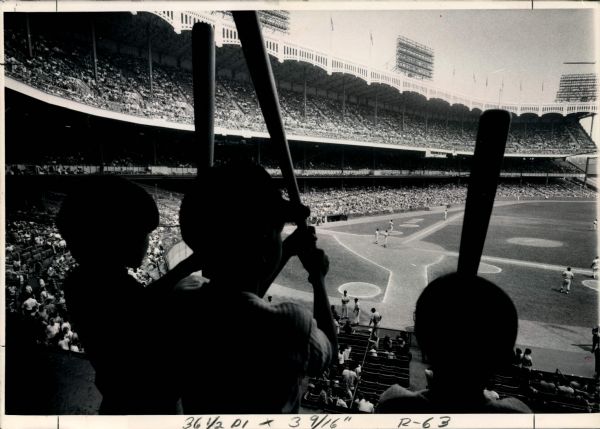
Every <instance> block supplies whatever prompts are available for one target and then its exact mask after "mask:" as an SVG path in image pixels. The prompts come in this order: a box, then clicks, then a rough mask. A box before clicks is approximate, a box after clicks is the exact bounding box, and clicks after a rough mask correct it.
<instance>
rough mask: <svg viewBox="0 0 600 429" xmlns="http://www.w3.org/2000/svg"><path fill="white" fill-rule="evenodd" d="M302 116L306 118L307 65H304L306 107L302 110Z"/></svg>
mask: <svg viewBox="0 0 600 429" xmlns="http://www.w3.org/2000/svg"><path fill="white" fill-rule="evenodd" d="M302 117H303V118H304V119H306V65H305V66H304V109H303V110H302Z"/></svg>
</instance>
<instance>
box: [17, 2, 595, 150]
mask: <svg viewBox="0 0 600 429" xmlns="http://www.w3.org/2000/svg"><path fill="white" fill-rule="evenodd" d="M28 19H30V21H31V23H32V24H31V25H30V27H32V28H33V29H34V31H33V35H32V36H31V37H28V35H27V33H26V25H25V19H24V18H23V15H19V14H13V15H11V16H9V17H8V18H7V25H6V28H7V35H6V37H5V40H6V52H7V55H6V57H7V68H6V70H7V74H8V75H9V76H10V77H12V78H14V79H15V80H11V79H7V87H9V88H12V89H16V90H18V91H21V92H24V93H27V94H28V95H32V96H34V97H37V98H40V99H43V100H44V101H49V102H51V103H53V104H58V105H62V106H63V107H68V108H72V109H75V110H82V111H86V112H88V113H91V114H94V115H98V116H105V117H106V116H109V117H115V118H117V119H121V120H126V121H130V122H134V123H142V124H147V125H154V126H166V127H170V128H179V129H193V125H192V112H193V110H192V106H191V104H192V101H193V100H192V99H191V74H190V72H189V69H190V67H191V52H190V51H191V46H190V44H191V42H190V32H189V31H184V30H189V29H191V27H192V25H193V23H194V22H195V21H197V20H202V21H207V22H210V23H212V24H213V25H214V26H215V29H216V33H215V34H216V44H217V46H219V47H220V49H218V50H217V74H218V86H217V100H216V106H217V118H216V125H217V129H216V132H217V133H219V134H223V135H241V136H243V137H266V133H265V128H264V126H263V121H262V117H261V114H260V110H259V109H258V104H257V102H256V99H255V97H254V94H253V89H252V87H251V85H250V84H249V83H248V77H247V71H246V66H245V61H244V59H243V56H242V53H241V50H240V49H239V47H238V46H237V45H239V40H238V39H237V37H236V31H235V27H234V26H233V23H232V22H231V20H230V18H228V17H227V16H226V15H223V14H220V13H204V14H202V13H195V12H194V13H192V12H185V13H179V12H178V13H173V12H157V13H156V14H151V13H140V14H137V15H132V14H129V13H117V14H114V13H111V14H93V15H90V14H69V15H68V16H67V15H52V16H50V15H32V16H31V17H30V18H28ZM66 29H69V30H68V31H69V32H68V33H65V31H67V30H66ZM173 30H175V31H173ZM265 33H266V34H265V36H266V37H265V39H266V44H267V49H268V51H269V53H270V54H271V55H272V56H273V58H272V65H273V69H274V73H275V76H276V79H277V81H278V86H279V92H280V99H281V102H282V107H283V110H284V120H285V122H286V127H287V128H288V132H289V134H290V136H289V137H290V140H298V141H314V142H318V141H323V142H330V143H342V144H355V145H365V146H383V147H393V148H403V149H412V150H422V151H424V150H431V149H433V150H440V151H444V152H451V153H458V154H469V153H472V150H473V141H474V137H475V130H476V122H475V121H476V118H477V117H478V115H479V113H480V112H481V110H486V109H490V108H497V107H500V108H503V109H506V110H509V111H511V112H513V113H514V114H515V115H520V116H515V121H514V126H513V128H512V131H511V136H510V138H509V144H508V153H509V155H513V156H520V155H523V154H527V155H528V156H531V155H535V156H543V155H547V156H567V155H572V154H576V153H590V152H595V151H596V147H595V145H594V144H593V142H592V141H591V140H590V139H589V137H588V136H587V134H586V133H585V131H583V129H582V128H581V126H580V125H579V123H578V119H580V118H581V117H584V116H587V115H590V114H594V113H595V112H596V111H597V107H598V106H597V105H596V104H595V103H566V104H548V105H534V104H527V103H525V104H515V103H503V104H502V105H498V104H497V103H496V104H494V103H486V102H484V101H482V100H473V99H469V98H467V97H463V96H461V95H457V94H452V93H450V92H448V91H444V90H441V89H439V88H435V87H434V86H432V85H430V84H428V83H423V82H422V81H413V80H412V79H409V78H406V77H404V76H402V75H398V74H396V73H394V72H384V71H378V70H372V69H370V68H368V67H366V66H364V65H360V64H356V63H352V62H348V61H345V60H343V59H340V58H335V57H330V56H328V55H326V54H324V53H322V52H317V51H314V50H311V49H307V48H304V47H301V46H298V45H294V44H291V43H289V42H288V41H286V40H285V37H284V36H283V35H282V34H281V33H280V32H277V31H266V32H265ZM28 40H32V41H31V42H28ZM90 42H91V43H90ZM149 59H150V61H149ZM150 64H152V66H150ZM22 83H24V84H25V85H22ZM33 88H35V89H37V90H41V91H42V92H40V91H36V90H34V89H33ZM48 93H50V94H53V95H54V97H52V96H49V95H48ZM66 100H72V101H76V103H71V102H67V101H66ZM90 106H91V107H92V108H91V109H90ZM109 112H110V114H109ZM115 112H118V113H117V115H116V116H115ZM538 116H539V117H538ZM142 118H144V119H142ZM163 121H164V122H163Z"/></svg>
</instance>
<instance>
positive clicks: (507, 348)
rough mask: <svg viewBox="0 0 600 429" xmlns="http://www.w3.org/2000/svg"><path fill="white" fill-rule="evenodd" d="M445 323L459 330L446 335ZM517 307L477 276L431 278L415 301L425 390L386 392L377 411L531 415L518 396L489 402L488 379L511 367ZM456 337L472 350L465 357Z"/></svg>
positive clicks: (394, 388) (395, 387) (416, 332)
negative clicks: (427, 371)
mask: <svg viewBox="0 0 600 429" xmlns="http://www.w3.org/2000/svg"><path fill="white" fill-rule="evenodd" d="M448 327H453V329H454V330H455V331H457V332H460V336H459V338H457V337H456V336H455V335H448ZM517 329H518V319H517V311H516V309H515V306H514V304H513V303H512V301H511V299H510V298H509V297H508V295H506V293H504V292H503V291H502V289H500V288H499V287H498V286H496V285H494V284H493V283H491V282H489V281H487V280H485V279H483V278H481V277H476V276H472V277H464V276H461V275H459V274H456V273H454V274H449V275H446V276H443V277H440V278H438V279H436V280H434V281H432V282H431V283H430V284H429V285H428V286H427V287H426V288H425V290H424V291H423V292H422V293H421V296H420V297H419V299H418V300H417V307H416V312H415V335H416V337H417V340H418V342H419V345H420V347H421V349H422V350H423V352H424V353H425V354H426V355H427V356H428V358H429V362H430V363H431V366H432V369H433V378H432V380H431V383H430V384H429V386H428V389H425V390H421V391H418V392H412V391H409V390H407V389H405V388H403V387H401V386H399V385H397V384H396V385H393V386H391V387H390V388H389V389H388V390H386V391H385V392H384V393H383V394H382V395H381V399H380V401H379V404H378V407H377V412H380V413H408V412H410V413H530V412H531V410H530V409H529V408H528V407H527V406H526V405H525V404H524V403H523V402H521V401H520V400H518V399H515V398H504V399H499V400H490V399H488V398H486V397H485V396H484V394H483V390H484V388H485V387H486V383H487V382H488V380H489V378H490V377H491V376H492V375H493V374H494V373H495V372H496V371H498V370H501V369H502V368H504V367H510V365H511V363H512V361H513V359H514V355H513V346H514V344H515V340H516V337H517ZM457 341H459V342H460V343H462V344H468V345H469V348H471V349H473V350H476V351H477V352H476V354H474V355H472V356H470V358H468V359H466V358H465V356H464V354H463V353H461V352H460V350H459V348H458V346H457V344H458V343H457Z"/></svg>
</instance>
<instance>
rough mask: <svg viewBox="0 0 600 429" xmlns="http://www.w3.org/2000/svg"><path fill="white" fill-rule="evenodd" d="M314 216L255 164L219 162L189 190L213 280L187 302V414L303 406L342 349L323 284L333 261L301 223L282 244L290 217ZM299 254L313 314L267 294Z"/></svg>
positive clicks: (190, 216)
mask: <svg viewBox="0 0 600 429" xmlns="http://www.w3.org/2000/svg"><path fill="white" fill-rule="evenodd" d="M308 215H309V210H308V209H307V208H306V207H304V206H301V205H294V204H292V203H290V202H289V201H286V200H284V199H283V198H282V197H281V194H280V192H279V190H278V189H277V188H276V186H275V184H274V181H273V179H271V177H270V176H269V174H268V173H267V172H266V171H265V170H264V169H263V168H262V167H259V166H257V165H252V164H243V165H238V166H225V167H214V168H211V169H209V170H208V171H205V172H204V173H202V174H200V176H199V178H198V180H197V182H196V184H195V186H194V187H193V188H192V189H191V190H190V191H189V192H188V193H186V195H185V197H184V199H183V202H182V205H181V211H180V223H181V233H182V236H183V239H184V241H185V242H186V244H187V245H188V246H189V247H190V248H191V249H192V250H193V251H194V253H195V254H197V255H198V257H199V259H200V261H201V263H202V275H203V276H204V277H206V278H208V279H209V282H208V283H206V284H204V285H202V287H201V288H200V289H198V290H195V291H192V292H191V293H189V294H188V296H187V298H186V299H183V300H182V302H181V303H180V306H179V307H178V310H179V311H178V313H179V314H180V315H181V316H182V320H181V322H180V326H181V329H180V330H178V332H179V333H180V334H181V336H180V338H179V341H180V347H179V351H180V355H181V359H182V361H181V364H180V365H179V367H180V368H181V369H182V374H181V380H184V382H185V383H184V394H183V398H182V399H183V407H184V412H185V413H186V414H246V413H264V414H273V413H296V412H298V409H299V400H300V391H299V385H300V382H301V380H302V378H303V377H304V376H305V375H307V374H309V375H315V376H316V375H319V374H321V373H322V372H323V370H324V369H325V368H327V367H328V365H329V363H330V360H331V356H335V355H336V353H337V351H336V342H337V340H336V336H335V332H334V328H333V319H332V316H331V312H330V308H329V300H328V298H327V294H326V291H325V288H324V286H323V280H324V276H325V274H326V273H327V269H328V260H327V257H326V256H325V254H324V253H323V251H322V250H319V249H317V248H316V246H315V241H316V237H315V236H314V230H313V229H311V230H308V231H305V232H302V231H300V230H296V232H294V233H293V234H292V235H290V236H289V237H288V238H287V239H286V240H285V241H284V242H283V243H282V238H281V233H282V228H283V226H284V223H285V222H290V221H299V220H301V219H305V218H307V217H308ZM232 224H235V225H236V229H235V235H234V236H233V238H234V240H229V239H228V240H223V237H222V230H223V228H224V227H225V226H228V225H232ZM295 254H297V255H299V257H300V260H301V262H302V263H303V265H304V267H305V269H306V270H307V271H308V274H309V276H308V280H309V282H310V283H311V284H312V285H313V291H314V314H312V313H311V312H310V311H309V310H307V309H305V308H303V307H302V306H300V305H297V304H292V303H285V302H284V303H280V304H268V303H266V302H265V301H264V300H263V296H264V295H265V292H266V291H267V289H268V288H269V286H270V285H271V282H272V280H273V279H274V278H275V276H276V274H277V273H278V272H279V268H280V267H281V266H283V264H285V262H286V261H287V260H288V259H289V258H290V257H291V256H292V255H295ZM223 303H226V306H227V317H223ZM208 348H209V349H210V350H208ZM234 348H235V350H236V351H240V352H241V353H238V352H236V353H232V352H231V350H233V349H234Z"/></svg>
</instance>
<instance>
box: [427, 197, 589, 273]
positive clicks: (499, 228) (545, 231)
mask: <svg viewBox="0 0 600 429" xmlns="http://www.w3.org/2000/svg"><path fill="white" fill-rule="evenodd" d="M595 216H596V205H595V203H594V202H571V203H561V202H541V203H525V204H515V205H509V206H501V207H497V208H495V209H494V212H493V214H492V219H491V221H490V227H489V230H488V235H487V238H486V242H485V247H484V249H483V254H484V255H486V256H495V257H500V258H510V259H517V260H521V261H531V262H538V263H542V264H552V265H561V266H565V267H566V266H568V265H570V266H572V267H582V268H589V266H590V264H591V262H592V259H594V256H596V255H597V254H598V253H597V252H598V250H597V242H596V234H595V232H594V231H592V230H591V225H592V221H593V220H594V218H595ZM461 230H462V220H461V221H455V222H450V223H449V224H448V225H447V226H446V227H445V228H443V229H440V230H438V231H436V232H434V233H433V234H431V235H429V236H428V237H426V238H425V239H424V241H425V242H429V243H434V244H437V245H440V246H442V247H443V248H445V249H446V250H449V251H455V252H456V251H458V248H459V243H460V233H461ZM515 238H533V239H542V240H552V241H555V242H558V243H559V244H560V246H559V247H536V246H524V245H519V244H513V243H510V242H509V241H508V240H509V239H515Z"/></svg>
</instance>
